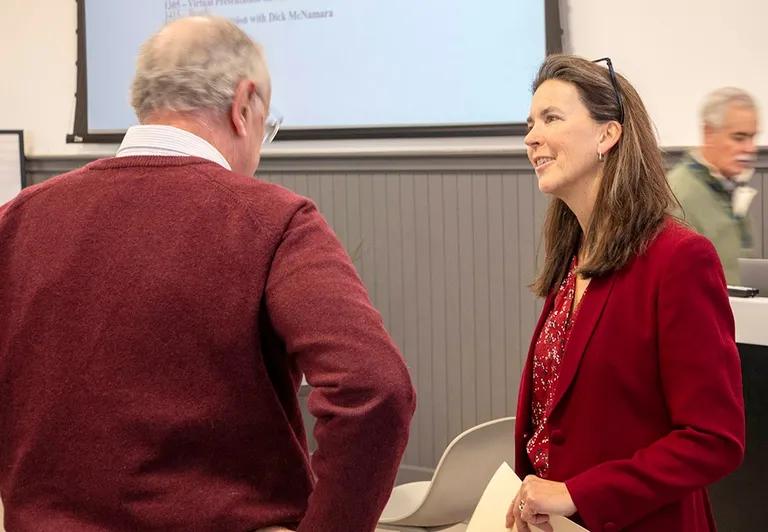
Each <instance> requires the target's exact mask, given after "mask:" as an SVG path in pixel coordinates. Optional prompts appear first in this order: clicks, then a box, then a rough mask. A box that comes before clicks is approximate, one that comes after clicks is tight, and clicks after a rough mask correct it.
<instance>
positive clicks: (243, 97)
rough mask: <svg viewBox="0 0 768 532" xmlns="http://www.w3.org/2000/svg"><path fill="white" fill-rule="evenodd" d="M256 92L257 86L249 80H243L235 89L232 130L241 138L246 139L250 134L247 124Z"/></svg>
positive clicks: (231, 110)
mask: <svg viewBox="0 0 768 532" xmlns="http://www.w3.org/2000/svg"><path fill="white" fill-rule="evenodd" d="M255 92H256V85H255V84H254V83H253V81H250V80H247V79H244V80H241V81H240V82H239V83H238V84H237V86H236V87H235V94H234V96H233V97H232V108H231V109H230V120H231V121H232V128H233V129H234V130H235V133H237V135H238V136H239V137H245V136H246V135H247V134H248V129H247V124H248V118H249V115H250V113H252V112H253V109H252V108H251V100H252V98H253V96H254V94H255Z"/></svg>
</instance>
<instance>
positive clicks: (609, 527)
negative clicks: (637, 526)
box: [603, 521, 619, 532]
mask: <svg viewBox="0 0 768 532" xmlns="http://www.w3.org/2000/svg"><path fill="white" fill-rule="evenodd" d="M618 529H619V528H618V527H617V526H616V523H612V522H610V521H609V522H608V523H605V525H604V526H603V530H605V532H616V531H617V530H618Z"/></svg>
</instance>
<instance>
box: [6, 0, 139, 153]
mask: <svg viewBox="0 0 768 532" xmlns="http://www.w3.org/2000/svg"><path fill="white" fill-rule="evenodd" d="M76 27H77V6H76V4H75V0H0V50H2V52H0V72H2V75H1V76H2V77H1V78H0V129H23V130H24V131H25V134H24V144H25V149H26V152H27V155H64V154H78V153H96V154H98V153H112V152H114V146H99V145H89V146H82V145H73V144H69V145H67V144H66V143H65V137H66V135H67V133H72V124H73V117H74V111H75V86H76V80H77V70H76V67H75V62H76V60H77V38H76V35H75V28H76ZM127 91H128V87H126V98H127Z"/></svg>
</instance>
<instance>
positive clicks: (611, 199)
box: [532, 54, 677, 297]
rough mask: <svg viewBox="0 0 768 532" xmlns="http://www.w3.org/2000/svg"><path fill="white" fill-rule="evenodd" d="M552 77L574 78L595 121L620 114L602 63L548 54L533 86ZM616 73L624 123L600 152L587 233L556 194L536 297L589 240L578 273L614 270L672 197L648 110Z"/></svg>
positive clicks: (633, 252) (645, 240)
mask: <svg viewBox="0 0 768 532" xmlns="http://www.w3.org/2000/svg"><path fill="white" fill-rule="evenodd" d="M551 79H556V80H560V81H564V82H568V83H571V84H573V85H574V86H575V87H576V89H577V91H578V93H579V97H580V99H581V101H582V103H583V104H584V105H585V106H586V108H587V109H588V111H589V114H590V116H591V117H592V119H593V120H595V121H597V122H600V123H605V122H608V121H611V120H615V121H617V122H618V121H619V116H620V111H619V108H618V104H617V101H616V96H615V93H614V88H613V85H612V83H611V79H610V77H609V73H608V69H607V68H605V67H604V66H601V65H599V64H595V63H592V62H591V61H589V60H587V59H583V58H580V57H576V56H572V55H565V54H557V55H551V56H549V57H547V59H545V60H544V63H543V64H542V65H541V68H540V69H539V72H538V74H537V76H536V79H535V81H534V83H533V92H535V91H536V89H538V88H539V86H540V85H541V84H542V83H544V82H545V81H547V80H551ZM616 80H617V83H618V86H619V90H620V91H621V96H622V100H623V104H624V123H623V124H622V133H621V136H620V138H619V140H618V142H617V143H616V145H615V146H613V148H611V149H610V150H609V151H608V153H606V154H605V160H604V162H603V177H602V179H601V181H600V185H599V190H598V193H597V198H596V201H595V206H594V209H593V211H592V217H591V219H590V222H589V227H588V228H587V234H586V237H585V238H584V237H583V235H582V231H581V226H580V225H579V222H578V219H577V218H576V215H575V214H574V213H573V212H572V211H571V210H570V209H569V208H568V205H566V204H565V202H564V201H562V200H560V199H558V198H553V199H552V201H551V203H550V205H549V209H548V211H547V216H546V221H545V223H544V230H543V237H544V238H543V243H544V265H543V268H542V270H541V271H540V272H539V275H538V277H537V278H536V280H535V281H534V283H533V285H532V289H533V291H534V292H535V293H536V294H537V295H539V296H542V297H546V296H547V295H548V294H549V293H550V292H551V291H552V290H553V289H555V288H557V287H558V286H559V284H560V283H561V282H562V280H563V279H564V278H565V275H566V273H567V271H568V267H569V265H570V260H571V258H572V257H573V256H574V254H575V253H577V251H578V250H579V248H580V246H585V247H586V256H587V260H586V262H584V263H583V264H579V273H580V274H581V275H582V276H584V277H586V278H592V277H600V276H604V275H606V274H609V273H611V272H614V271H616V270H619V269H620V268H622V267H623V266H624V265H626V264H627V263H628V262H629V261H630V260H631V259H632V258H633V257H635V256H637V255H638V254H640V253H642V252H643V251H644V250H645V248H646V247H647V245H648V244H649V243H650V241H651V240H652V239H653V238H654V236H655V235H656V233H657V232H658V230H659V229H660V228H661V225H662V223H663V221H664V219H665V216H666V214H667V213H668V212H669V211H670V209H671V208H672V207H673V206H674V205H676V204H677V200H676V199H675V196H674V194H673V193H672V190H671V189H670V187H669V183H668V182H667V179H666V175H665V171H664V164H663V161H662V156H661V151H660V150H659V147H658V144H657V141H656V136H655V132H654V128H653V125H652V123H651V120H650V117H649V116H648V112H647V111H646V109H645V106H644V105H643V102H642V100H641V99H640V96H639V95H638V94H637V91H635V89H634V88H633V87H632V85H630V83H629V82H628V81H627V80H626V79H625V78H624V77H623V76H621V75H619V74H618V73H616ZM582 238H584V241H583V242H582Z"/></svg>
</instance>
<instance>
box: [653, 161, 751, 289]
mask: <svg viewBox="0 0 768 532" xmlns="http://www.w3.org/2000/svg"><path fill="white" fill-rule="evenodd" d="M667 178H668V179H669V184H670V186H671V187H672V191H673V192H674V193H675V196H677V199H678V201H679V202H680V205H681V206H682V208H683V210H682V212H680V211H678V212H677V213H675V214H676V215H677V216H679V217H680V218H682V219H684V220H685V221H686V222H688V223H689V224H691V226H693V228H694V229H695V230H696V231H698V232H699V233H701V234H702V235H704V236H706V237H707V238H708V239H709V240H711V241H712V243H713V244H714V245H715V249H717V254H718V255H719V256H720V262H722V264H723V270H725V279H726V281H727V282H728V284H736V285H738V284H739V283H740V282H741V281H740V279H739V257H744V256H750V255H752V241H753V240H752V226H751V223H750V221H749V216H746V217H743V218H742V217H738V216H735V215H734V214H733V209H732V207H731V192H730V191H728V190H726V189H725V188H724V187H723V184H722V182H721V181H720V180H719V179H718V178H716V177H715V176H713V175H712V173H711V171H710V170H709V168H707V167H706V166H704V165H703V164H701V163H700V162H698V161H697V160H696V159H694V158H693V157H692V156H691V154H686V155H685V156H684V157H683V159H682V161H680V162H679V163H678V164H677V166H675V167H674V168H673V169H672V170H670V172H669V174H668V175H667Z"/></svg>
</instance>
